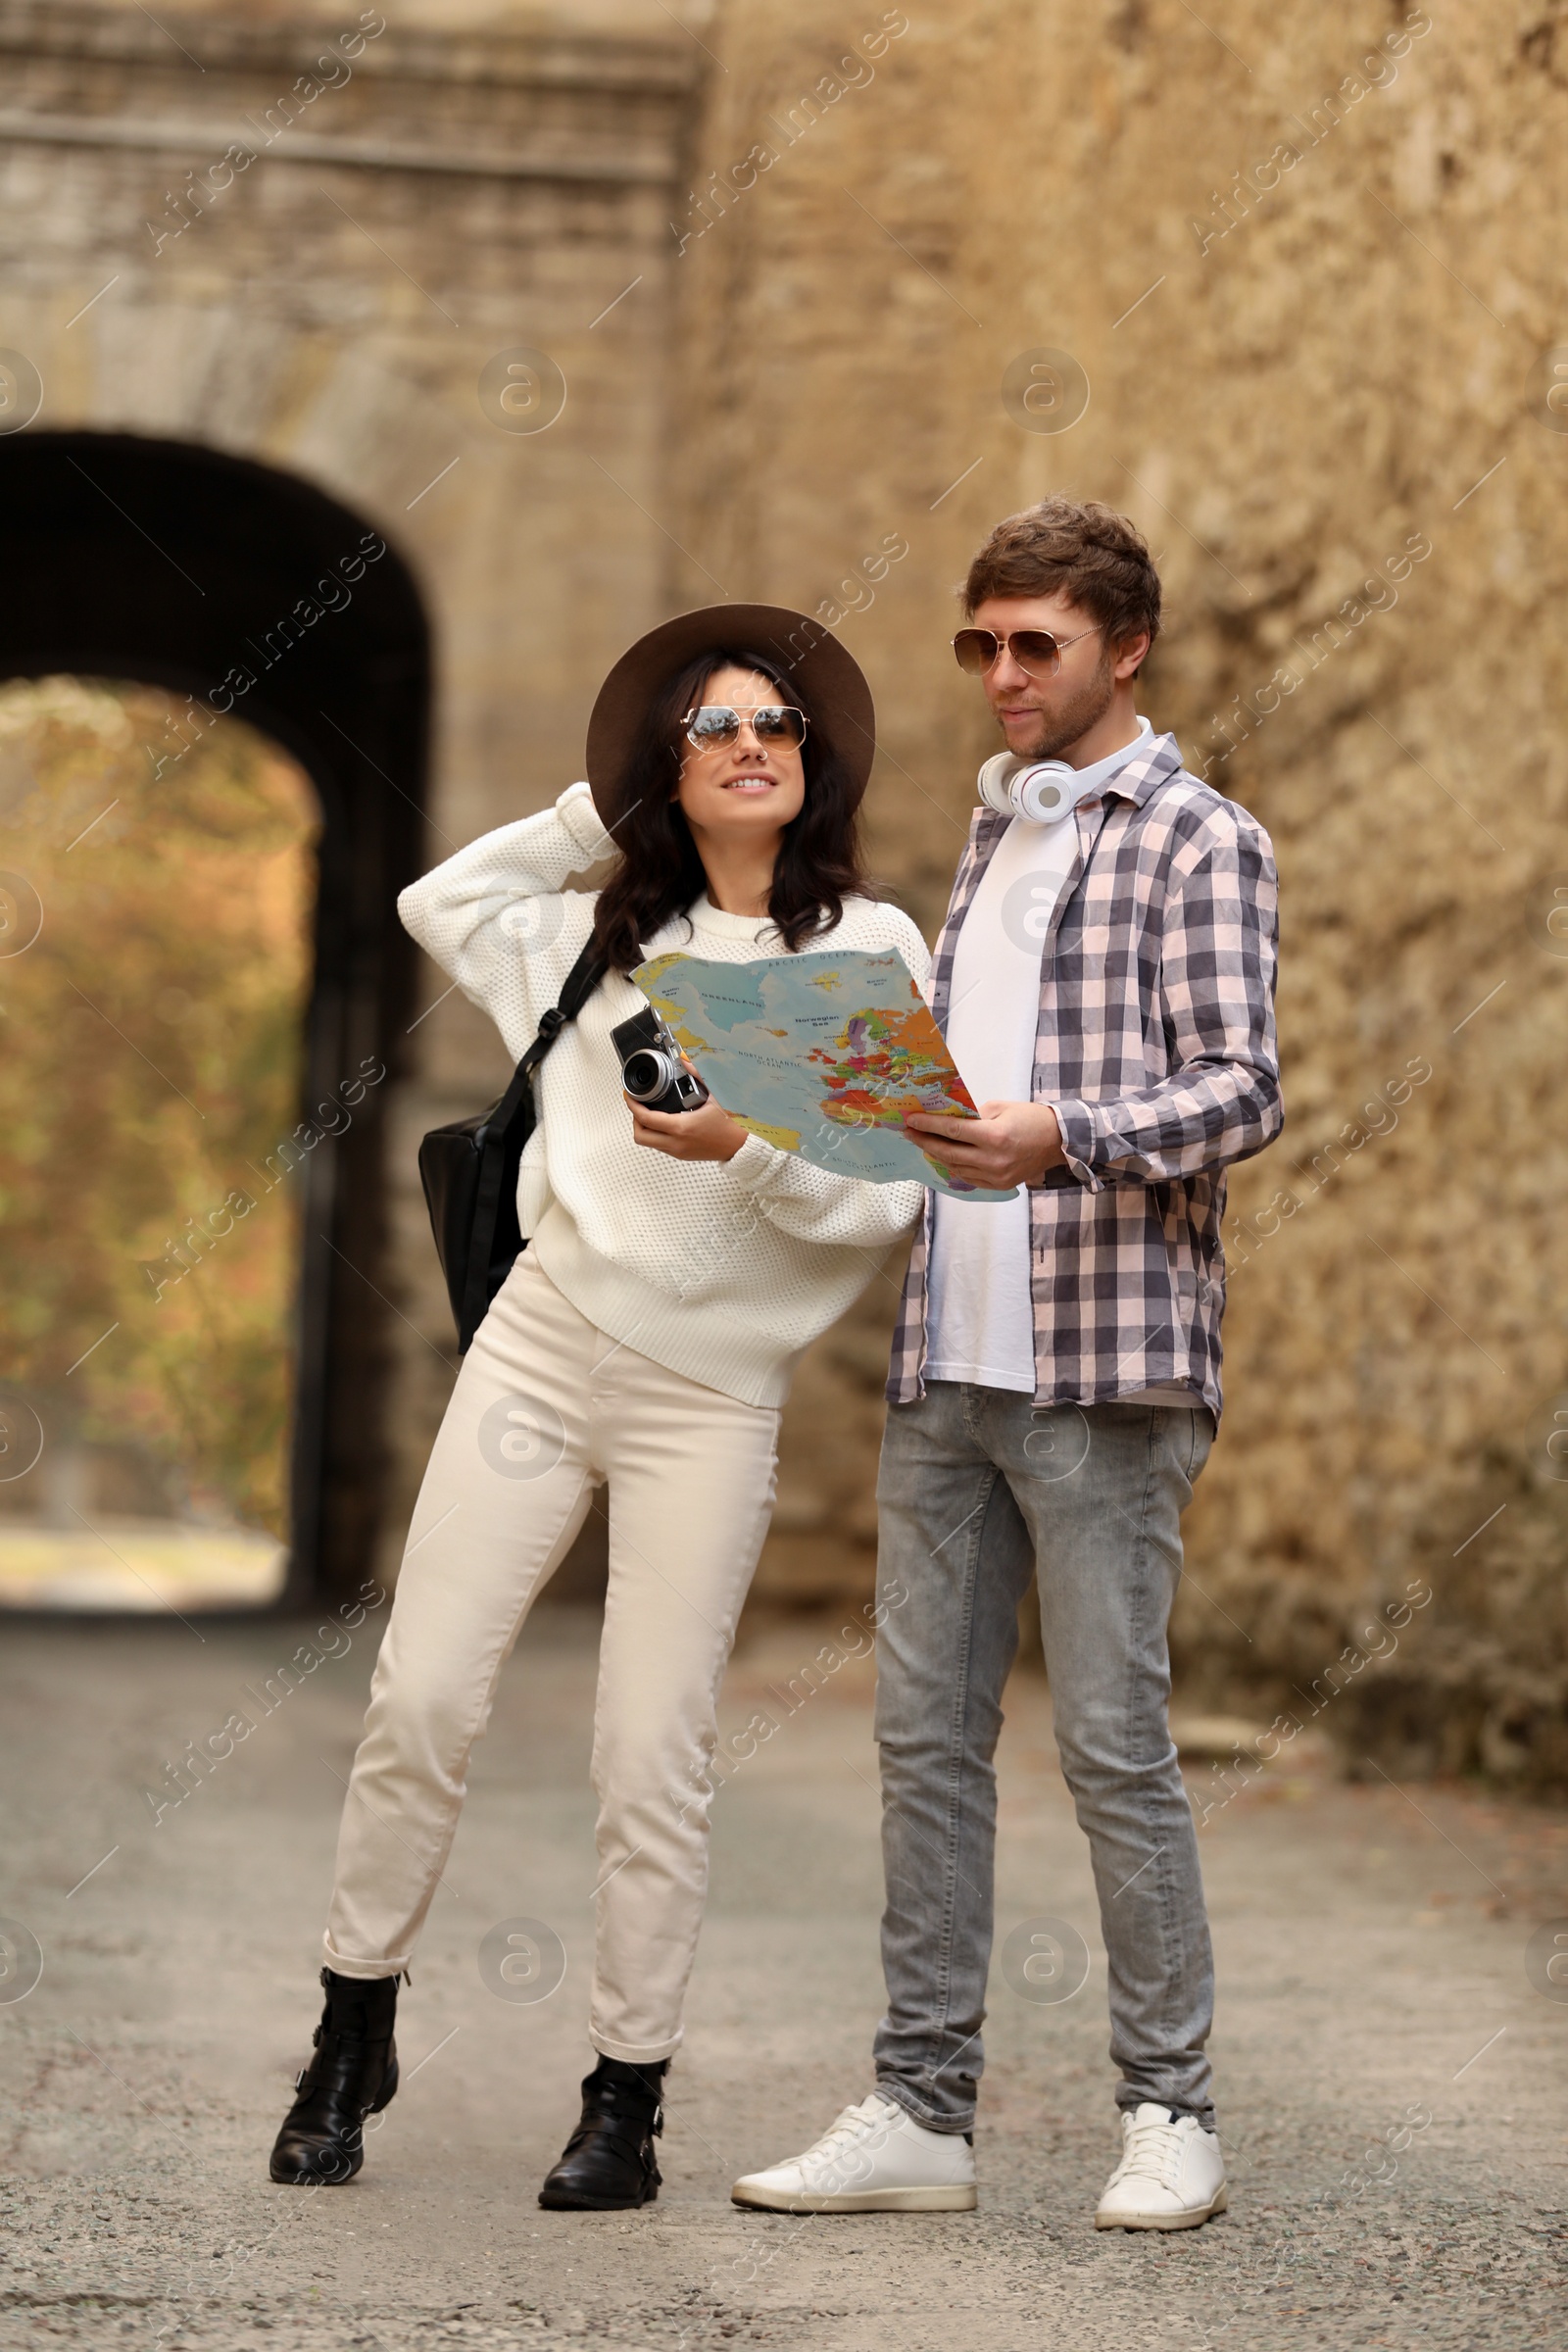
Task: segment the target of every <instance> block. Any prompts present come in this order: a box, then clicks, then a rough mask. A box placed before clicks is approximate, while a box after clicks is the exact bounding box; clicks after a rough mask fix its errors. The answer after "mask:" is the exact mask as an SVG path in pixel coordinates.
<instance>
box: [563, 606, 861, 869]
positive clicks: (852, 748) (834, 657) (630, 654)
mask: <svg viewBox="0 0 1568 2352" xmlns="http://www.w3.org/2000/svg"><path fill="white" fill-rule="evenodd" d="M715 650H723V651H727V652H731V653H737V654H747V653H752V654H765V655H766V656H767V657H768V658H769V660H770V661H772V662H774V663H775V664H776V665H777V667H778V668H779V669H780V670H781V671H782V672H783V673H784V675H785V676H786V677H789V678H798V679H799V680H800V686H801V694H802V698H803V700H804V701H806V702H809V704H810V707H811V708H810V720H811V729H812V732H813V733H814V734H815V735H817V736H818V737H819V738H821V739H822V741H824V742H825V743H826V744H827V746H828V748H829V749H830V750H831V751H833V752H834V753H836V754H837V756H838V759H839V760H840V762H841V764H842V766H843V769H844V772H845V774H846V776H847V777H848V778H849V782H850V792H851V800H850V806H851V807H852V808H855V807H857V806H858V803H859V800H860V796H861V795H862V793H863V792H864V791H865V787H866V783H867V781H868V779H869V777H870V774H871V760H872V757H873V755H874V753H875V751H876V708H875V705H874V704H873V703H872V700H871V689H870V687H869V686H868V685H867V684H866V682H865V677H864V674H863V672H862V671H861V668H860V664H859V663H858V662H857V661H856V659H855V656H854V655H853V654H850V653H846V651H845V649H844V647H843V646H842V645H841V644H840V643H839V641H838V639H837V638H836V637H835V636H834V634H833V632H832V630H831V629H829V628H826V627H825V626H824V625H823V623H822V622H821V621H819V620H812V619H811V618H809V615H808V614H807V613H792V612H791V611H790V609H789V607H788V606H787V605H705V606H704V607H703V608H702V609H701V610H700V611H699V612H696V613H680V614H678V615H677V617H676V618H675V619H674V620H666V621H662V622H661V624H660V626H659V627H658V628H657V629H650V630H649V632H648V634H647V636H646V637H639V638H638V640H637V642H636V644H635V645H634V646H632V647H631V648H630V649H629V650H628V651H627V652H626V653H624V654H622V655H621V657H620V660H619V661H618V662H616V663H615V666H614V668H613V670H612V671H611V673H610V675H609V677H608V678H606V680H605V682H604V684H603V685H602V686H601V687H600V689H599V697H598V700H597V701H596V702H595V704H594V709H593V716H592V717H591V718H590V719H589V721H588V782H589V784H590V785H591V786H592V788H593V796H594V807H595V808H596V809H598V811H599V814H600V817H601V819H602V820H603V822H604V823H605V825H606V826H607V827H613V826H614V825H615V824H617V823H618V822H619V820H620V818H621V817H622V816H623V815H624V814H625V802H624V795H623V792H622V789H621V787H622V779H623V777H624V775H625V772H626V767H627V763H628V761H629V759H630V756H631V752H632V749H633V746H634V745H635V743H636V741H637V737H638V735H639V733H640V731H641V729H642V724H643V721H644V719H645V718H646V716H647V714H648V707H649V704H650V703H651V702H652V701H653V700H654V698H655V696H656V695H658V694H659V693H660V692H661V691H662V688H663V687H664V686H666V685H667V684H668V682H669V680H670V679H671V678H673V677H675V676H676V675H677V674H678V672H679V671H681V670H682V669H684V668H685V666H686V664H687V662H694V661H695V660H696V659H697V657H698V655H699V654H705V653H710V652H712V651H715Z"/></svg>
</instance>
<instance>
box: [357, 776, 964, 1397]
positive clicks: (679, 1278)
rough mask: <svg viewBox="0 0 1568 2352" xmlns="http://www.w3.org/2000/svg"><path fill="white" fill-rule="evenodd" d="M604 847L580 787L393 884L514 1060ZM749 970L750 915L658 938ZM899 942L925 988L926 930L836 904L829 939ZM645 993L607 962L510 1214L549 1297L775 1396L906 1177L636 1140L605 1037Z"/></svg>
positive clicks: (864, 1259) (679, 1367)
mask: <svg viewBox="0 0 1568 2352" xmlns="http://www.w3.org/2000/svg"><path fill="white" fill-rule="evenodd" d="M612 850H613V843H612V842H611V840H610V838H609V836H608V835H607V834H606V832H605V829H604V827H603V826H602V825H601V823H600V821H599V817H598V814H597V812H596V810H595V809H594V805H593V800H592V797H591V795H590V793H589V789H588V787H587V785H586V784H573V785H571V786H569V787H568V789H567V790H566V791H565V792H564V793H563V794H562V796H561V798H560V800H559V801H558V802H557V803H556V806H555V807H554V809H543V810H541V812H540V813H539V814H538V815H537V816H527V817H524V818H522V820H521V821H520V823H517V824H513V825H503V826H501V827H500V829H499V830H498V831H497V832H494V833H486V834H485V835H483V836H482V838H481V839H480V840H478V841H476V842H473V843H471V844H470V846H469V847H468V848H467V849H466V850H460V851H459V852H458V854H457V856H456V857H455V858H448V859H447V861H446V863H445V864H444V865H438V866H437V867H436V868H435V870H434V872H433V873H429V874H426V875H425V876H424V878H423V880H422V881H419V882H416V883H414V884H413V885H412V886H411V887H410V888H409V889H408V890H406V891H404V893H403V895H402V897H401V898H400V899H399V901H398V912H399V914H400V915H401V916H402V918H403V921H404V923H405V924H406V925H407V927H408V929H409V930H410V931H411V932H412V933H413V934H414V937H415V938H416V939H417V941H418V943H419V945H420V946H421V947H422V948H423V949H424V950H425V951H426V953H427V954H428V955H430V956H434V958H435V960H436V962H437V963H438V964H439V965H440V966H441V968H442V970H443V971H444V972H448V973H450V974H451V976H452V978H453V979H454V980H455V981H456V982H457V983H458V985H459V987H460V988H461V989H462V990H463V992H464V994H465V996H466V997H468V998H469V999H470V1000H471V1001H472V1002H473V1003H474V1004H475V1005H480V1006H481V1007H482V1008H483V1010H484V1011H486V1012H488V1013H489V1014H490V1016H491V1018H492V1020H494V1022H495V1024H496V1027H497V1028H498V1029H499V1030H500V1032H501V1035H502V1037H503V1038H504V1039H505V1041H506V1046H507V1051H508V1053H509V1054H512V1056H513V1057H514V1059H515V1058H516V1057H517V1056H518V1055H519V1054H521V1053H522V1052H523V1050H524V1048H525V1047H526V1046H527V1045H528V1044H529V1042H530V1040H531V1039H532V1037H533V1035H534V1032H535V1030H536V1029H537V1028H538V1025H539V1016H540V1014H541V1013H542V1012H544V1010H545V1009H546V1007H547V1006H548V1005H553V1004H554V1003H555V1001H556V999H557V997H558V996H559V995H560V993H561V988H562V983H563V982H564V979H565V977H566V974H567V973H568V972H569V971H570V969H571V966H572V964H573V962H574V961H575V960H576V957H577V954H578V951H579V950H580V949H581V947H582V946H583V944H584V942H585V941H586V939H587V937H588V933H589V931H590V930H591V928H592V926H593V910H594V901H595V895H596V894H594V893H592V892H587V891H570V890H563V889H562V887H561V885H562V883H563V882H564V879H565V877H566V875H567V874H569V873H574V872H580V871H581V870H582V869H583V868H584V867H585V866H589V865H592V864H593V863H594V862H595V861H596V859H598V858H604V857H607V856H609V855H610V854H611V852H612ZM643 944H644V949H645V952H646V954H647V955H648V956H658V955H662V954H664V953H666V952H667V951H668V950H670V949H680V950H684V951H685V952H686V953H688V954H690V955H693V956H704V957H707V958H709V959H711V960H712V961H715V962H727V963H747V962H751V961H754V960H755V959H756V958H757V957H759V956H778V955H782V954H784V953H786V951H785V948H784V945H783V942H782V941H781V940H780V938H779V937H778V934H777V933H776V932H775V931H774V930H773V929H772V928H771V926H770V925H769V924H768V923H766V922H765V921H759V920H757V919H756V918H755V917H753V916H750V915H737V914H725V913H723V912H722V911H721V910H720V909H719V908H718V907H712V906H711V905H710V904H709V902H708V900H707V898H706V897H704V898H701V899H699V900H698V901H697V903H696V905H695V906H694V907H691V908H690V909H689V911H688V913H687V914H686V915H684V916H680V917H677V918H676V919H675V921H673V922H672V923H669V924H667V925H666V926H665V927H664V929H663V930H662V931H661V932H659V933H658V935H657V936H656V937H654V938H652V939H649V940H646V941H645V942H644V943H643ZM830 946H831V947H840V948H863V949H866V950H868V951H870V952H872V953H877V952H879V951H886V950H887V949H889V948H897V949H898V951H899V953H900V954H901V955H902V956H903V957H904V959H905V961H906V962H907V964H908V966H909V969H910V971H911V972H912V973H913V974H914V977H915V979H916V980H917V981H918V983H919V985H920V987H921V988H922V989H925V988H927V987H928V985H929V977H930V957H929V956H928V955H927V952H926V947H925V942H924V941H923V940H922V938H921V937H920V934H919V932H918V931H917V930H916V929H915V927H914V925H913V923H911V922H910V920H909V918H908V916H907V914H904V913H902V912H901V911H900V910H899V908H898V907H886V906H882V905H879V904H878V903H877V902H876V901H874V900H871V899H860V898H852V899H849V900H847V901H846V903H845V907H844V915H843V919H842V921H841V922H840V923H839V924H838V926H837V927H836V929H834V930H832V931H824V932H819V933H817V934H815V935H814V936H813V937H812V938H811V939H810V941H809V943H808V949H807V950H806V951H803V952H810V953H816V952H819V951H820V950H821V949H823V948H826V947H830ZM645 1004H646V999H645V998H644V997H643V996H642V994H641V992H640V991H639V990H638V989H636V988H634V987H633V986H632V983H631V982H630V980H628V979H626V978H625V977H624V975H622V974H621V973H618V972H612V973H610V974H607V976H606V978H605V979H604V980H603V981H601V983H600V985H599V987H598V988H597V989H596V990H595V992H594V994H593V996H592V997H590V999H589V1000H588V1003H587V1005H585V1006H584V1007H583V1010H582V1011H581V1012H580V1013H579V1015H578V1016H577V1019H576V1020H575V1021H574V1022H572V1023H571V1024H569V1025H568V1026H567V1027H566V1028H565V1029H564V1030H563V1031H562V1033H561V1035H560V1036H559V1037H558V1038H557V1040H556V1043H555V1045H554V1046H553V1047H552V1048H551V1050H550V1052H549V1054H548V1055H547V1056H546V1058H545V1062H544V1065H543V1067H542V1069H541V1071H540V1073H539V1078H538V1081H537V1084H538V1100H539V1109H540V1120H539V1125H538V1126H537V1128H536V1129H535V1131H534V1134H533V1137H532V1139H531V1140H530V1142H529V1145H528V1148H527V1150H526V1152H524V1153H523V1159H522V1170H521V1174H520V1177H519V1181H518V1186H517V1213H518V1220H519V1222H520V1224H521V1227H522V1231H523V1233H524V1234H525V1235H526V1236H528V1237H530V1238H529V1247H530V1248H531V1249H532V1250H535V1251H536V1252H537V1255H538V1262H539V1264H540V1266H541V1267H542V1268H543V1270H544V1272H545V1273H546V1274H548V1275H549V1277H550V1279H551V1281H552V1282H553V1283H554V1284H555V1285H556V1288H557V1289H558V1290H559V1291H562V1292H563V1293H564V1295H565V1297H566V1298H567V1299H570V1301H571V1303H572V1304H573V1306H575V1307H576V1308H577V1310H578V1312H579V1313H581V1314H584V1315H586V1316H587V1317H588V1319H589V1321H590V1322H592V1323H596V1324H597V1325H598V1327H599V1329H600V1330H601V1331H605V1332H608V1333H609V1334H610V1336H611V1338H612V1339H615V1340H619V1341H621V1342H622V1343H623V1344H624V1345H625V1346H626V1347H628V1348H637V1349H638V1350H639V1352H640V1353H642V1354H644V1355H649V1356H652V1357H653V1359H654V1361H655V1362H656V1363H660V1364H664V1365H667V1366H668V1367H669V1369H670V1370H671V1371H674V1372H683V1373H685V1374H686V1375H687V1377H688V1378H689V1379H692V1380H696V1381H701V1382H702V1383H703V1385H704V1386H705V1387H706V1388H711V1389H719V1390H721V1391H722V1392H723V1393H724V1395H726V1396H728V1397H739V1398H740V1399H741V1400H742V1402H744V1403H747V1404H766V1405H775V1404H782V1402H783V1401H784V1397H785V1396H786V1395H787V1394H788V1390H789V1384H790V1375H791V1373H792V1372H793V1370H794V1367H795V1363H796V1359H797V1358H798V1357H799V1355H800V1354H801V1351H802V1349H803V1348H807V1347H809V1345H810V1343H811V1341H812V1340H814V1339H815V1338H816V1337H817V1335H818V1333H819V1332H822V1331H825V1330H826V1329H827V1326H828V1325H829V1324H830V1323H832V1322H833V1321H834V1320H835V1319H836V1318H837V1317H838V1316H839V1315H842V1314H843V1312H844V1310H845V1308H846V1307H848V1306H849V1305H850V1304H851V1302H852V1301H853V1300H854V1299H856V1298H858V1295H859V1293H860V1292H861V1291H862V1290H863V1289H864V1288H865V1285H866V1284H867V1283H868V1282H869V1281H870V1279H871V1277H872V1275H873V1274H874V1273H875V1272H876V1269H877V1267H878V1266H879V1265H880V1263H881V1261H882V1258H883V1257H884V1255H885V1254H886V1252H887V1250H889V1248H890V1247H891V1246H892V1244H893V1243H894V1242H896V1241H897V1240H898V1239H899V1237H900V1235H901V1234H903V1233H906V1232H907V1230H908V1228H909V1226H910V1225H912V1224H913V1222H914V1219H915V1217H916V1215H917V1214H918V1212H919V1208H920V1203H921V1194H922V1188H921V1186H919V1185H918V1184H868V1183H863V1182H861V1181H860V1180H859V1179H858V1178H856V1177H853V1176H835V1175H830V1174H829V1173H828V1171H827V1170H826V1169H824V1168H816V1167H812V1166H811V1165H810V1164H809V1162H808V1161H806V1160H804V1159H802V1158H800V1157H799V1156H798V1155H797V1154H796V1153H793V1152H778V1151H775V1150H774V1149H773V1147H772V1146H771V1145H770V1144H764V1143H763V1142H762V1141H761V1140H760V1137H758V1136H748V1137H747V1139H746V1142H745V1143H744V1144H743V1145H742V1147H741V1149H740V1151H739V1152H736V1154H735V1156H734V1158H733V1159H731V1160H728V1161H726V1162H723V1163H720V1162H718V1161H716V1160H676V1159H671V1158H669V1157H668V1156H667V1155H666V1154H665V1153H663V1152H652V1151H649V1150H647V1149H645V1148H644V1147H642V1146H640V1145H637V1144H635V1143H633V1141H632V1128H631V1113H630V1111H629V1110H628V1108H627V1106H626V1103H625V1101H624V1099H623V1097H622V1094H621V1088H620V1063H619V1060H618V1058H617V1056H616V1054H615V1050H614V1047H613V1045H612V1044H611V1042H610V1032H611V1030H612V1028H613V1027H614V1025H615V1024H616V1023H617V1022H619V1021H624V1020H629V1019H630V1017H631V1015H632V1014H633V1013H634V1012H638V1011H640V1010H642V1009H643V1007H644V1005H645Z"/></svg>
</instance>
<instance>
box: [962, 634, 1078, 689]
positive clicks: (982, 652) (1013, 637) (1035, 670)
mask: <svg viewBox="0 0 1568 2352" xmlns="http://www.w3.org/2000/svg"><path fill="white" fill-rule="evenodd" d="M1096 634H1097V632H1096V631H1095V630H1094V629H1080V630H1079V631H1078V637H1093V636H1095V635H1096ZM1078 637H1054V636H1053V635H1052V633H1051V631H1050V630H1049V629H1014V630H1013V631H1012V632H1011V634H1010V635H1009V636H1006V637H999V636H998V635H997V633H996V631H995V629H960V630H959V631H958V634H957V635H956V637H955V639H954V640H953V650H954V653H955V654H956V657H957V662H958V667H959V668H960V669H964V670H967V671H968V673H969V675H970V677H972V678H982V677H984V676H985V673H986V671H987V670H988V669H990V668H991V666H992V664H993V663H994V662H995V661H996V660H997V657H998V656H999V655H1000V653H1001V652H1002V649H1003V647H1004V646H1005V647H1006V649H1007V651H1008V653H1009V654H1010V655H1011V656H1012V659H1013V660H1014V662H1017V664H1018V667H1019V668H1020V669H1021V670H1022V671H1023V672H1024V673H1025V675H1026V676H1027V677H1031V678H1052V677H1054V676H1055V674H1056V669H1057V666H1058V664H1059V663H1060V661H1061V656H1062V652H1063V649H1064V648H1065V647H1067V646H1069V645H1076V644H1077V643H1078Z"/></svg>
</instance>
